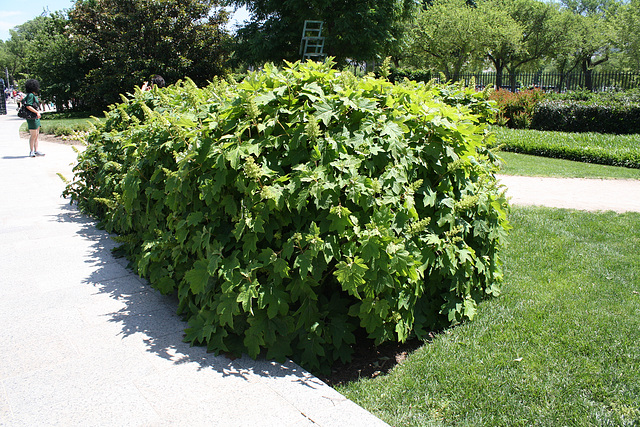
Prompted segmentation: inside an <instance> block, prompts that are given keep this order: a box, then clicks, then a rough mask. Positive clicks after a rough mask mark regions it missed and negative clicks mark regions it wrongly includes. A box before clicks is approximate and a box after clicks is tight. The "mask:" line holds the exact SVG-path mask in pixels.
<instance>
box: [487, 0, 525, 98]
mask: <svg viewBox="0 0 640 427" xmlns="http://www.w3.org/2000/svg"><path fill="white" fill-rule="evenodd" d="M478 9H479V11H480V12H482V14H483V15H484V19H485V22H487V23H490V24H489V25H487V27H486V31H487V32H488V34H487V36H488V43H487V50H486V53H487V58H488V59H489V61H491V63H492V65H493V67H494V68H495V70H496V84H495V86H496V88H501V87H502V80H503V79H502V76H503V73H504V69H505V67H506V66H507V65H508V63H509V59H510V58H513V57H516V56H519V55H520V54H521V53H522V52H521V50H522V49H524V43H523V27H522V25H521V24H520V23H518V22H517V21H516V20H515V19H513V17H512V16H511V15H510V14H509V13H508V12H507V11H506V10H504V9H502V8H501V7H496V5H495V4H494V3H493V2H488V1H485V2H482V3H480V4H479V5H478Z"/></svg>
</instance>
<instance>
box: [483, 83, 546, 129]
mask: <svg viewBox="0 0 640 427" xmlns="http://www.w3.org/2000/svg"><path fill="white" fill-rule="evenodd" d="M544 98H545V93H544V92H542V91H541V90H539V89H529V90H524V91H520V92H515V93H514V92H511V91H508V90H504V89H499V90H496V91H493V92H491V94H490V96H489V99H491V100H492V101H495V102H496V108H497V109H498V112H497V114H496V123H497V124H498V125H500V126H507V127H510V128H512V129H528V128H529V127H531V123H532V121H533V113H534V109H535V107H536V105H537V104H538V103H539V102H540V101H542V100H543V99H544Z"/></svg>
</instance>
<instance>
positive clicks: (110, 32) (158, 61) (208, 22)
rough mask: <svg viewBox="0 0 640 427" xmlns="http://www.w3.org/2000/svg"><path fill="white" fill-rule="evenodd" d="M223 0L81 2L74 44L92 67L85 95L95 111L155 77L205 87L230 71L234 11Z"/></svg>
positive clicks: (86, 78)
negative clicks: (230, 24)
mask: <svg viewBox="0 0 640 427" xmlns="http://www.w3.org/2000/svg"><path fill="white" fill-rule="evenodd" d="M217 5H218V0H181V1H179V2H176V1H171V0H77V1H76V3H75V7H74V8H73V9H72V10H71V11H70V12H69V16H70V19H71V26H72V33H71V36H72V38H73V40H74V43H77V45H78V46H79V47H80V49H81V51H82V59H83V60H84V61H86V63H87V65H88V70H89V71H88V72H87V73H86V75H85V76H84V84H83V87H82V89H81V94H82V96H83V97H84V98H85V99H87V100H88V101H89V102H91V103H92V105H93V106H94V107H104V106H106V105H108V104H111V103H113V102H116V101H118V100H119V94H120V93H123V92H127V91H131V90H133V87H134V86H136V85H138V86H139V85H140V84H141V83H142V82H143V81H144V80H147V79H148V78H149V77H150V76H151V75H152V74H156V73H157V74H161V75H163V76H164V77H165V79H166V80H167V81H168V82H175V81H176V80H178V79H182V78H184V77H189V78H191V79H192V80H193V81H195V82H196V83H197V84H205V83H206V82H207V81H208V80H210V79H211V78H212V77H213V76H215V75H219V74H222V73H224V67H225V60H226V57H227V55H228V51H227V48H228V46H227V43H228V34H227V33H226V32H225V30H224V25H225V23H226V22H227V20H228V12H226V11H225V10H224V9H215V10H213V8H214V7H215V6H217Z"/></svg>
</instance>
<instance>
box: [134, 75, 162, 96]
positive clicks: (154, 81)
mask: <svg viewBox="0 0 640 427" xmlns="http://www.w3.org/2000/svg"><path fill="white" fill-rule="evenodd" d="M165 85H166V83H165V82H164V79H163V78H162V76H160V75H158V74H156V75H155V76H153V77H152V78H151V84H149V82H144V84H143V85H142V87H141V88H140V89H141V90H142V91H143V92H144V91H146V90H151V89H152V88H153V87H154V86H157V87H159V88H162V87H165Z"/></svg>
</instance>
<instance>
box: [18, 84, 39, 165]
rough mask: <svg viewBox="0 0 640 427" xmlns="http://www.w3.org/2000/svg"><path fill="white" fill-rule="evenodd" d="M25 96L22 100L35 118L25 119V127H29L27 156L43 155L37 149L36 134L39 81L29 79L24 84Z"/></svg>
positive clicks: (37, 126) (37, 132)
mask: <svg viewBox="0 0 640 427" xmlns="http://www.w3.org/2000/svg"><path fill="white" fill-rule="evenodd" d="M24 87H25V90H26V91H27V96H25V97H24V99H23V100H22V102H24V105H25V107H26V108H27V110H29V111H31V112H32V113H35V115H36V118H35V119H27V127H28V128H29V134H30V135H29V157H36V156H44V154H43V153H41V152H39V151H38V135H39V133H40V113H39V112H38V110H37V108H38V106H39V105H40V101H39V100H38V97H37V96H36V95H37V94H38V92H40V83H38V81H37V80H34V79H29V80H27V81H26V83H25V84H24Z"/></svg>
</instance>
